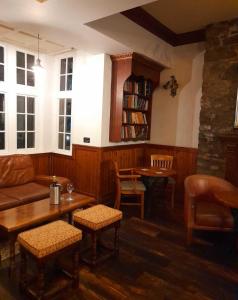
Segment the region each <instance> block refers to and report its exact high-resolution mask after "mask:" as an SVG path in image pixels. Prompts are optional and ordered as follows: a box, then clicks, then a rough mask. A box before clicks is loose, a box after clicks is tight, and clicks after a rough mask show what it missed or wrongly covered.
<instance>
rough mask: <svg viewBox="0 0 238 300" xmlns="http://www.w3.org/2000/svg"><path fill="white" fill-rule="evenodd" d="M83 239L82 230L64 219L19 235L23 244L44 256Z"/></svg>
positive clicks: (35, 253)
mask: <svg viewBox="0 0 238 300" xmlns="http://www.w3.org/2000/svg"><path fill="white" fill-rule="evenodd" d="M81 239H82V231H81V230H80V229H77V228H75V227H73V226H72V225H70V224H68V223H66V222H64V221H55V222H52V223H50V224H46V225H43V226H40V227H38V228H34V229H31V230H28V231H25V232H22V233H20V234H19V235H18V238H17V240H18V242H19V243H20V245H21V246H23V247H24V248H25V249H27V250H28V251H29V252H31V253H32V254H33V255H34V256H36V257H37V258H42V257H44V256H47V255H49V254H51V253H54V252H56V251H58V250H60V249H63V248H65V247H67V246H69V245H71V244H74V243H75V242H77V241H80V240H81Z"/></svg>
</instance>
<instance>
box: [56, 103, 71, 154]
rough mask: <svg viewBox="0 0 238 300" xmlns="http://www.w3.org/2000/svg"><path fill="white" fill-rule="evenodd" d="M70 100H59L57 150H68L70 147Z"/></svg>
mask: <svg viewBox="0 0 238 300" xmlns="http://www.w3.org/2000/svg"><path fill="white" fill-rule="evenodd" d="M71 105H72V100H71V99H64V98H63V99H62V98H61V99H59V133H58V148H59V149H63V150H70V145H71Z"/></svg>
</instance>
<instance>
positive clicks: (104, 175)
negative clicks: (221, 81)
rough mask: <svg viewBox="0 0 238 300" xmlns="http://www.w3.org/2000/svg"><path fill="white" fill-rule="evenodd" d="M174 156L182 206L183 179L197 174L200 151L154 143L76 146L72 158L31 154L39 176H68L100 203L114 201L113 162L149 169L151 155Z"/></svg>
mask: <svg viewBox="0 0 238 300" xmlns="http://www.w3.org/2000/svg"><path fill="white" fill-rule="evenodd" d="M156 153H161V154H169V155H173V156H174V168H175V169H176V170H177V183H176V201H177V204H181V205H182V204H183V191H184V186H183V185H184V179H185V178H186V177H187V176H189V175H191V174H194V173H196V159H197V149H193V148H183V147H174V146H163V145H155V144H145V143H140V144H133V145H120V146H112V147H103V148H98V147H90V146H81V145H73V155H72V156H67V155H61V154H56V153H43V154H34V155H31V156H32V158H33V163H34V167H35V170H36V174H48V175H57V176H64V177H68V178H69V179H70V180H72V182H73V183H74V185H75V190H76V191H78V192H80V193H84V194H87V195H91V196H93V197H95V198H96V199H97V200H98V201H99V202H106V203H107V202H110V203H113V202H114V195H115V175H114V169H113V164H112V161H113V160H116V161H117V162H118V164H119V167H120V168H129V167H139V166H146V165H147V166H149V165H150V155H151V154H156Z"/></svg>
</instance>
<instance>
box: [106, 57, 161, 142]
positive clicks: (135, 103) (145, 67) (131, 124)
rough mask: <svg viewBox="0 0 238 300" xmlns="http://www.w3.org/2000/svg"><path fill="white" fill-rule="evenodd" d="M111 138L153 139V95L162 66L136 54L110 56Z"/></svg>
mask: <svg viewBox="0 0 238 300" xmlns="http://www.w3.org/2000/svg"><path fill="white" fill-rule="evenodd" d="M111 60H112V95H111V119H110V141H111V142H121V141H139V140H148V139H149V138H150V126H151V108H152V95H153V91H154V89H155V88H156V86H157V85H158V84H159V76H160V72H161V70H162V69H163V67H162V66H161V65H159V64H158V63H156V62H154V61H152V60H151V59H149V58H146V57H144V56H142V55H140V54H137V53H130V54H126V55H117V56H111Z"/></svg>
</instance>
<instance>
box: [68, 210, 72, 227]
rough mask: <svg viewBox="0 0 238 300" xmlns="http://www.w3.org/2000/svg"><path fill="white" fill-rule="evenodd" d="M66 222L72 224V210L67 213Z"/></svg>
mask: <svg viewBox="0 0 238 300" xmlns="http://www.w3.org/2000/svg"><path fill="white" fill-rule="evenodd" d="M68 223H69V224H71V225H72V223H73V216H72V212H69V213H68Z"/></svg>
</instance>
